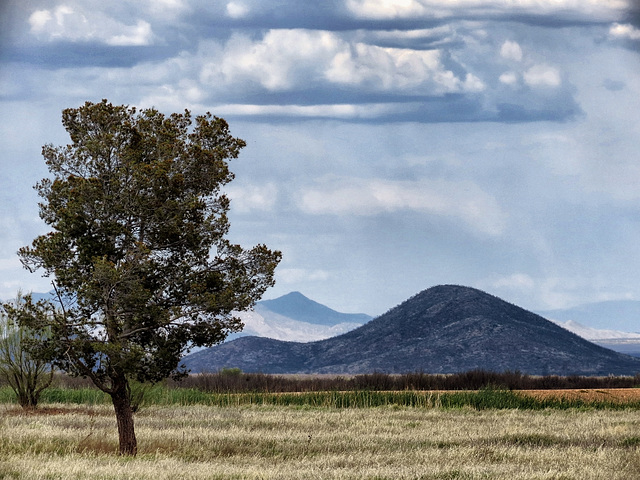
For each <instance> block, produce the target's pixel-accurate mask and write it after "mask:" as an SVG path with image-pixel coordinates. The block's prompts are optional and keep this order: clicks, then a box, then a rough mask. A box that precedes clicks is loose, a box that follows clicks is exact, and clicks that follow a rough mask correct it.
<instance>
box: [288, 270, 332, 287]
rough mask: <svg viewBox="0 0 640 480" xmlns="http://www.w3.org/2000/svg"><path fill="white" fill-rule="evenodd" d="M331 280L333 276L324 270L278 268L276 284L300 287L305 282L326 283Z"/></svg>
mask: <svg viewBox="0 0 640 480" xmlns="http://www.w3.org/2000/svg"><path fill="white" fill-rule="evenodd" d="M330 278H331V274H330V273H329V272H327V271H326V270H322V269H316V270H309V269H304V268H278V269H277V270H276V282H278V283H280V282H282V283H286V284H291V285H299V284H300V283H303V282H325V281H327V280H329V279H330Z"/></svg>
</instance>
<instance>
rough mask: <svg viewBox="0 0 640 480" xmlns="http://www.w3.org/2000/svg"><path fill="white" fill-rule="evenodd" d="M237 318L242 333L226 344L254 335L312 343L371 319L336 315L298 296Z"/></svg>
mask: <svg viewBox="0 0 640 480" xmlns="http://www.w3.org/2000/svg"><path fill="white" fill-rule="evenodd" d="M238 316H239V317H240V318H241V319H242V321H243V322H244V329H243V330H242V332H241V333H237V334H234V335H231V336H230V337H229V339H228V340H232V339H234V338H238V337H241V336H248V335H255V336H258V337H267V338H273V339H276V340H287V341H295V342H312V341H315V340H322V339H325V338H330V337H335V336H337V335H341V334H343V333H346V332H348V331H350V330H353V329H354V328H358V327H360V326H362V325H364V324H365V323H367V322H368V321H370V320H371V319H372V318H373V317H370V316H369V315H365V314H364V313H340V312H337V311H335V310H332V309H331V308H329V307H326V306H324V305H322V304H320V303H318V302H315V301H313V300H310V299H309V298H307V297H305V296H304V295H303V294H301V293H300V292H291V293H289V294H287V295H284V296H282V297H279V298H276V299H275V300H263V301H260V302H257V303H256V305H255V307H254V309H253V311H249V312H240V313H239V314H238Z"/></svg>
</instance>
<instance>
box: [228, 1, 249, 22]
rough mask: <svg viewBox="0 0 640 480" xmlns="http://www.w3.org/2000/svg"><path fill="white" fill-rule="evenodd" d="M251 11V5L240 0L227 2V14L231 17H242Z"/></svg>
mask: <svg viewBox="0 0 640 480" xmlns="http://www.w3.org/2000/svg"><path fill="white" fill-rule="evenodd" d="M247 13H249V7H247V6H246V5H244V4H242V3H238V2H229V3H227V15H229V16H230V17H231V18H242V17H244V16H245V15H246V14H247Z"/></svg>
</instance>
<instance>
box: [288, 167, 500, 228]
mask: <svg viewBox="0 0 640 480" xmlns="http://www.w3.org/2000/svg"><path fill="white" fill-rule="evenodd" d="M300 197H301V199H300V208H301V209H302V211H303V212H305V213H308V214H314V215H358V216H372V215H378V214H382V213H390V212H400V211H415V212H420V213H423V214H427V215H437V216H445V217H452V218H454V219H457V220H462V221H463V222H464V223H465V224H466V225H467V226H468V227H471V228H472V229H473V230H475V231H478V232H480V233H482V234H485V235H491V236H497V235H500V234H502V233H503V231H504V229H505V227H506V221H507V216H506V214H505V213H504V212H503V211H502V210H501V208H500V206H499V205H498V203H497V201H496V200H495V199H494V198H493V197H492V196H490V195H488V194H487V193H485V192H484V191H482V190H481V189H480V188H479V187H478V186H476V185H475V184H473V183H471V182H466V181H455V182H454V181H445V180H421V181H393V180H364V179H328V178H327V179H325V181H324V182H323V184H322V185H320V186H318V187H315V188H311V189H309V190H307V191H305V192H303V193H302V194H301V196H300Z"/></svg>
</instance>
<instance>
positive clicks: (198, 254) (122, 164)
mask: <svg viewBox="0 0 640 480" xmlns="http://www.w3.org/2000/svg"><path fill="white" fill-rule="evenodd" d="M62 123H63V125H64V127H65V129H66V130H67V132H68V133H69V135H70V137H71V144H70V145H66V146H59V147H54V146H53V145H45V146H44V147H43V149H42V154H43V156H44V158H45V161H46V164H47V166H48V168H49V171H50V173H51V178H46V179H44V180H42V181H41V182H40V183H38V185H37V186H36V189H37V191H38V193H39V195H40V196H41V197H42V199H43V201H42V203H41V204H40V217H41V218H42V219H43V220H44V221H45V222H46V223H47V224H48V225H49V226H50V227H51V229H52V231H51V232H50V233H48V234H46V235H41V236H39V237H37V238H36V239H35V240H34V241H33V243H32V245H31V246H30V247H24V248H21V249H20V251H19V254H20V257H21V260H22V262H23V264H24V265H25V266H26V267H27V268H29V269H30V270H32V271H34V270H37V269H42V270H43V271H44V274H45V275H47V276H51V277H53V279H54V286H55V289H56V291H57V293H58V298H59V303H60V308H61V311H62V312H63V315H61V316H58V317H57V318H56V319H55V321H51V322H49V323H47V322H41V321H36V320H35V319H27V321H25V326H28V327H29V328H33V329H41V328H50V329H51V335H50V336H49V337H48V338H47V339H46V340H44V341H43V342H41V343H40V344H39V345H38V348H37V354H38V355H39V357H40V358H42V359H44V360H46V361H50V362H52V363H53V364H54V365H56V366H58V367H59V368H60V369H62V370H64V371H66V372H69V373H71V374H74V375H79V376H85V377H89V378H90V379H91V380H92V381H93V383H94V384H95V385H96V386H98V388H100V389H101V390H103V391H105V392H107V393H109V394H110V395H111V396H112V398H113V400H114V406H115V407H116V412H118V411H119V409H120V410H121V411H122V412H125V413H126V412H129V411H130V409H131V405H130V401H131V392H130V385H129V380H130V379H135V380H136V381H139V382H142V383H147V382H148V383H156V382H159V381H161V380H162V379H164V378H166V377H168V376H176V377H179V376H180V375H183V374H184V373H185V372H184V370H183V369H181V368H180V366H179V362H180V359H181V357H182V355H183V354H184V353H185V351H186V350H187V349H188V348H189V347H191V346H210V345H213V344H216V343H219V342H221V341H222V340H224V338H225V337H226V336H227V335H228V334H229V333H231V332H236V331H239V330H240V329H241V328H242V323H241V321H240V319H239V318H238V317H237V316H235V315H234V312H236V311H241V310H246V309H248V308H250V307H251V306H253V304H254V303H255V301H256V300H258V299H259V298H260V297H261V295H262V294H263V293H264V291H265V290H266V289H267V288H268V287H269V286H271V285H272V284H273V281H274V280H273V275H274V270H275V267H276V266H277V264H278V262H279V261H280V258H281V254H280V252H278V251H271V250H269V249H268V248H267V247H266V246H265V245H257V246H255V247H253V248H250V249H244V248H242V247H240V246H239V245H235V244H232V243H231V242H229V240H227V238H226V235H227V233H228V230H229V222H228V219H227V212H228V210H229V199H228V198H227V197H226V196H225V195H224V193H223V192H222V188H223V187H224V185H226V184H227V183H229V182H230V181H231V180H232V179H233V174H232V173H231V171H230V170H229V167H228V160H229V159H235V158H236V157H237V156H238V154H239V152H240V150H241V149H242V147H244V146H245V142H244V141H243V140H240V139H238V138H234V137H232V136H231V135H230V133H229V127H228V125H227V123H226V122H225V121H224V120H223V119H221V118H218V117H214V116H212V115H211V114H209V113H207V114H206V115H201V116H197V117H195V118H192V116H191V114H190V112H189V111H186V110H185V112H184V113H181V114H178V113H174V114H172V115H170V116H165V115H163V114H162V113H160V112H158V111H157V110H155V109H145V110H141V111H137V110H136V109H135V108H130V107H128V106H114V105H112V104H111V103H108V102H107V101H106V100H103V101H102V102H100V103H95V104H94V103H90V102H87V103H85V104H84V105H83V106H81V107H79V108H70V109H66V110H64V111H63V112H62ZM117 415H120V414H118V413H117ZM127 415H128V416H129V418H130V414H128V413H127ZM122 418H124V417H121V416H119V419H122ZM129 423H130V425H131V427H130V428H131V429H132V428H133V427H132V425H133V423H132V422H131V421H130V422H129ZM119 425H120V423H119ZM129 438H130V439H131V440H132V439H133V435H129ZM132 444H133V441H132ZM132 451H135V447H132Z"/></svg>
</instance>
